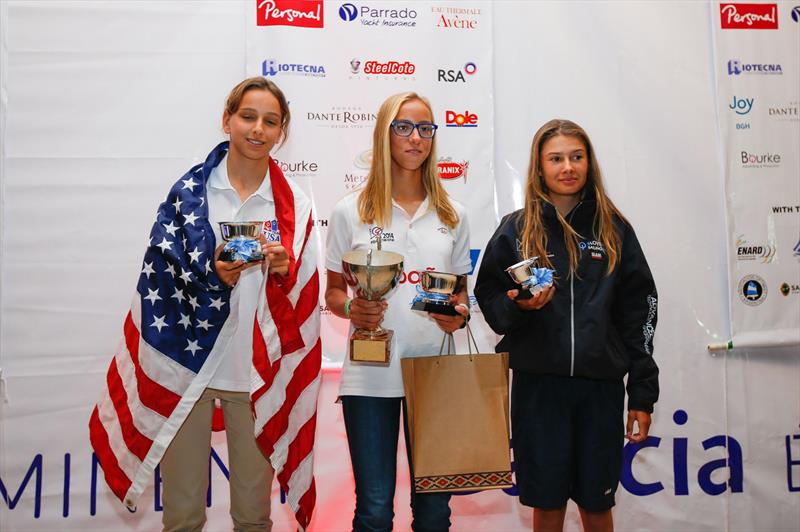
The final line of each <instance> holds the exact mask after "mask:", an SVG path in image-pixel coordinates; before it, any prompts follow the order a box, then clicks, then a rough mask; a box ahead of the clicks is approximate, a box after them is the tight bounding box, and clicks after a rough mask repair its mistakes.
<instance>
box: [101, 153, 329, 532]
mask: <svg viewBox="0 0 800 532" xmlns="http://www.w3.org/2000/svg"><path fill="white" fill-rule="evenodd" d="M227 150H228V143H227V142H225V143H222V144H220V145H219V146H217V147H216V148H215V149H214V150H213V151H212V152H211V153H210V154H209V156H208V158H207V159H206V161H205V162H204V163H203V164H200V165H197V166H196V167H194V168H192V169H191V170H190V171H189V172H187V173H186V175H184V176H183V177H182V178H181V179H180V180H178V182H177V183H175V185H174V186H173V187H172V189H171V190H170V192H169V195H168V196H167V200H166V201H165V202H164V203H162V204H161V206H160V207H159V210H158V216H157V219H156V222H155V224H154V225H153V229H152V231H151V233H150V245H149V247H148V248H147V251H146V253H145V256H144V262H143V266H142V272H141V275H140V276H139V282H138V286H137V290H136V294H135V295H134V298H133V302H132V303H131V309H130V312H128V315H127V317H126V318H125V325H124V329H123V332H124V334H123V339H122V341H121V342H120V346H119V348H118V350H117V353H116V355H115V357H114V359H113V360H112V362H111V364H110V366H109V369H108V373H107V376H106V389H105V390H104V393H103V396H102V398H101V399H100V401H99V402H98V403H97V406H96V407H95V409H94V411H93V412H92V416H91V419H90V421H89V436H90V440H91V443H92V447H93V449H94V452H95V453H96V455H97V458H98V460H99V462H100V465H101V466H102V468H103V472H104V474H105V478H106V482H107V483H108V485H109V487H110V488H111V490H112V491H113V492H114V494H115V495H116V496H117V497H118V498H119V499H120V500H121V501H123V502H124V503H125V504H126V505H127V506H128V507H130V508H133V507H135V504H136V501H137V500H138V498H139V496H140V495H141V494H142V492H143V491H144V489H145V488H146V487H147V485H148V484H149V482H150V479H151V478H152V475H153V470H154V469H155V467H156V465H158V463H159V462H160V461H161V458H162V457H163V455H164V452H165V451H166V449H167V447H169V444H170V442H171V441H172V438H173V437H174V436H175V434H176V432H177V431H178V429H179V428H180V426H181V425H182V424H183V422H184V420H185V419H186V416H187V415H188V414H189V412H190V411H191V409H192V407H193V406H194V403H195V402H196V401H197V399H198V398H199V397H200V395H201V394H202V392H203V390H204V389H205V388H206V386H207V384H208V382H209V380H210V379H211V377H212V376H213V375H214V372H215V371H216V369H217V367H218V366H219V364H220V363H221V361H222V358H221V357H222V356H223V354H224V352H225V350H226V348H227V346H228V344H229V342H230V339H231V337H232V334H233V332H234V331H235V330H236V325H237V322H238V320H246V321H250V320H252V323H253V324H254V327H253V364H252V367H251V371H250V375H251V379H250V380H251V385H250V397H251V403H252V406H253V412H254V414H255V436H256V441H257V442H258V444H259V446H260V447H261V449H262V450H263V451H264V454H265V455H266V456H268V457H269V459H270V462H271V463H272V466H273V468H274V469H275V472H276V476H277V478H278V482H279V483H280V486H281V488H282V489H283V491H284V492H285V493H286V494H287V499H288V501H289V503H290V505H291V507H292V510H293V511H294V512H295V515H296V517H297V521H298V523H299V524H300V526H301V527H303V528H305V527H307V526H308V523H309V521H310V520H311V514H312V512H313V509H314V503H315V486H314V477H313V447H314V433H315V430H316V419H317V416H316V407H317V396H318V393H319V384H320V364H321V356H322V348H321V343H320V339H319V274H318V272H317V268H316V261H317V257H316V249H315V242H314V239H313V238H312V235H311V229H312V225H313V220H312V215H311V203H310V201H309V200H308V198H307V197H306V196H305V195H304V194H303V193H302V192H301V191H300V190H299V189H298V188H297V187H296V186H295V185H292V184H290V183H289V182H288V181H287V180H286V178H285V177H284V176H283V173H282V172H281V170H280V168H279V167H278V166H277V165H276V164H275V162H274V161H272V160H270V173H269V175H270V183H271V185H272V192H273V196H274V199H275V211H276V213H275V215H276V218H277V220H278V227H279V230H280V237H281V242H282V243H283V245H284V247H285V248H286V250H287V252H288V254H289V258H290V264H289V273H288V275H287V276H286V277H284V278H282V279H279V278H277V277H276V276H274V275H269V276H265V277H266V279H265V282H264V283H263V284H262V290H261V294H260V296H259V302H258V310H257V312H256V315H255V316H237V315H236V314H237V313H236V310H235V309H236V308H237V299H238V294H233V293H232V292H231V291H230V290H228V289H227V288H225V286H224V285H223V284H222V282H221V281H220V279H219V277H218V276H217V274H216V272H215V271H214V268H213V262H214V248H215V238H214V233H213V231H212V229H211V225H210V224H209V221H208V205H207V204H206V202H205V195H206V183H207V181H208V178H209V176H210V174H211V170H212V169H213V168H214V167H216V166H217V165H218V164H219V163H220V161H222V159H223V158H224V156H225V154H226V153H227ZM232 307H233V309H234V310H233V312H232V311H231V309H232Z"/></svg>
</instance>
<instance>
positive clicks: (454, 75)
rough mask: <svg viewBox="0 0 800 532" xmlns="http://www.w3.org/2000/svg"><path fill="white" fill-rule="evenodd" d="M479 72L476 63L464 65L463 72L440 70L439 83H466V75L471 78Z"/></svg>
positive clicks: (438, 74) (438, 73) (438, 72)
mask: <svg viewBox="0 0 800 532" xmlns="http://www.w3.org/2000/svg"><path fill="white" fill-rule="evenodd" d="M477 70H478V67H477V66H476V65H475V63H472V62H469V63H467V64H466V65H464V68H462V69H461V70H446V69H443V68H440V69H439V70H438V71H437V77H438V81H440V82H444V83H455V82H456V81H460V82H461V83H465V82H466V81H467V78H465V77H464V74H467V75H468V76H471V75H473V74H474V73H475V72H477Z"/></svg>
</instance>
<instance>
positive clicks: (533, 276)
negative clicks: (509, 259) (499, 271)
mask: <svg viewBox="0 0 800 532" xmlns="http://www.w3.org/2000/svg"><path fill="white" fill-rule="evenodd" d="M538 260H539V257H531V258H530V259H525V260H523V261H520V262H518V263H516V264H512V265H511V266H509V267H508V268H506V272H508V275H510V276H511V279H512V280H513V281H514V282H515V283H517V284H518V285H520V290H519V295H518V296H517V299H528V298H530V297H532V296H535V295H536V294H538V293H539V292H541V291H542V290H544V289H545V288H547V287H548V286H553V273H554V272H553V270H551V269H550V268H537V267H536V263H537V261H538Z"/></svg>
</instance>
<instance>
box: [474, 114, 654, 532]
mask: <svg viewBox="0 0 800 532" xmlns="http://www.w3.org/2000/svg"><path fill="white" fill-rule="evenodd" d="M530 257H539V259H538V260H539V265H540V266H546V267H548V268H552V269H554V270H555V284H554V286H552V287H548V288H546V289H545V290H543V291H541V292H539V293H537V294H536V295H534V296H533V297H531V298H530V299H520V300H518V299H516V298H517V296H518V295H519V290H517V288H516V285H515V284H514V283H513V281H512V280H511V278H510V277H509V275H508V274H507V273H506V271H505V269H506V268H507V267H509V266H511V265H512V264H514V263H517V262H519V261H521V260H524V259H527V258H530ZM475 295H476V296H477V299H478V303H479V304H480V307H481V310H482V311H483V314H484V316H485V318H486V321H487V322H488V323H489V325H490V326H491V327H492V328H493V329H494V330H495V332H497V333H498V334H502V335H504V337H503V339H502V340H501V341H500V343H499V344H498V345H497V351H498V352H500V351H508V352H509V354H510V361H511V367H512V369H513V370H514V375H513V384H512V391H511V423H512V439H513V447H514V461H515V465H516V475H517V484H518V487H519V494H520V501H521V502H522V504H525V505H527V506H532V507H534V514H533V526H534V528H535V529H536V531H537V532H541V531H543V530H562V528H563V524H564V515H565V511H566V503H567V499H570V498H571V499H573V500H574V501H575V502H576V503H577V504H578V506H579V508H580V513H581V519H582V521H583V525H584V528H585V529H586V530H598V531H599V530H613V521H612V516H611V507H612V506H614V493H615V491H616V488H617V485H618V483H619V475H620V470H621V466H622V448H623V445H622V444H623V441H624V439H623V436H624V437H625V438H628V439H629V440H630V441H632V442H641V441H644V439H645V438H646V437H647V432H648V429H649V427H650V414H651V413H652V411H653V404H654V403H655V402H656V400H657V399H658V367H657V366H656V364H655V361H654V360H653V357H652V353H653V334H654V332H655V326H656V311H657V294H656V288H655V283H654V282H653V277H652V275H651V273H650V269H649V267H648V265H647V261H646V260H645V257H644V254H643V253H642V250H641V247H640V246H639V242H638V240H637V239H636V235H635V233H634V231H633V228H632V227H631V226H630V224H629V223H628V222H627V220H626V219H625V218H624V217H623V215H622V213H620V211H619V210H618V209H617V208H616V207H615V206H614V204H613V203H612V201H611V199H609V198H608V196H606V193H605V189H604V187H603V180H602V175H601V173H600V167H599V165H598V164H597V159H596V158H595V155H594V150H593V148H592V144H591V142H590V141H589V137H588V136H587V134H586V132H585V131H584V130H583V129H582V128H581V127H580V126H578V125H577V124H575V123H573V122H570V121H568V120H551V121H550V122H548V123H546V124H545V125H544V126H542V127H541V128H540V129H539V131H537V132H536V135H535V136H534V138H533V144H532V146H531V160H530V168H529V170H528V181H527V186H526V198H525V208H524V209H521V210H519V211H516V212H514V213H512V214H510V215H508V216H506V217H505V218H503V220H502V221H501V223H500V227H498V229H497V231H496V232H495V234H494V235H493V236H492V238H491V240H490V241H489V243H488V244H487V247H486V251H485V253H484V257H483V262H482V264H481V269H480V272H479V273H478V279H477V283H476V286H475ZM626 374H627V375H628V381H627V392H628V415H627V423H626V425H625V426H623V406H624V396H625V387H624V384H623V377H624V376H625V375H626ZM634 427H636V429H637V431H636V432H634Z"/></svg>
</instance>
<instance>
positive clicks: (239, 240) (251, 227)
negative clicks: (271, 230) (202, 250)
mask: <svg viewBox="0 0 800 532" xmlns="http://www.w3.org/2000/svg"><path fill="white" fill-rule="evenodd" d="M263 226H264V222H220V223H219V231H220V233H221V234H222V239H223V240H224V241H225V242H226V243H225V247H224V248H222V251H221V252H220V254H219V260H221V261H225V262H234V261H237V260H243V261H245V262H256V261H260V260H264V254H263V253H261V242H259V241H258V237H259V235H260V234H261V231H262V227H263Z"/></svg>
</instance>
